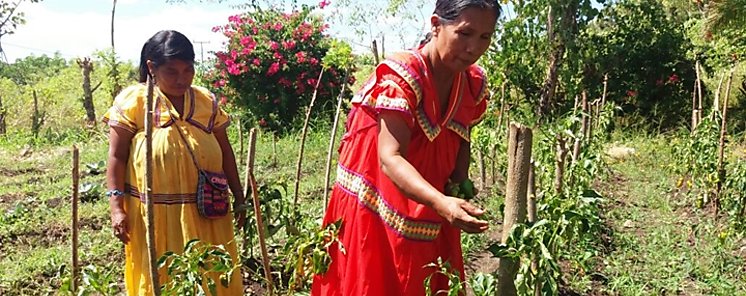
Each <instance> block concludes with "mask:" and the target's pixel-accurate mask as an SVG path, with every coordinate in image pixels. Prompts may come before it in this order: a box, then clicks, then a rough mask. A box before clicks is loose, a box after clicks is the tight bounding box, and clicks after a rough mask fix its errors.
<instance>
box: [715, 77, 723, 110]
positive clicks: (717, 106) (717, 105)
mask: <svg viewBox="0 0 746 296" xmlns="http://www.w3.org/2000/svg"><path fill="white" fill-rule="evenodd" d="M723 80H725V72H723V74H722V75H720V82H718V88H717V91H715V102H714V103H713V104H712V109H714V110H720V91H721V90H722V89H723Z"/></svg>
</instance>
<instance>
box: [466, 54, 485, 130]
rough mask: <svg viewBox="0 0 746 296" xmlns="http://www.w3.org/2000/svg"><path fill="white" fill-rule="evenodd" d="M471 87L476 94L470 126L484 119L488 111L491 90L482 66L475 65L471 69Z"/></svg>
mask: <svg viewBox="0 0 746 296" xmlns="http://www.w3.org/2000/svg"><path fill="white" fill-rule="evenodd" d="M469 75H470V76H471V79H470V89H472V90H473V95H474V102H475V105H474V109H473V110H474V112H473V115H472V117H471V120H470V122H469V125H470V126H474V125H476V124H478V123H479V122H481V121H482V119H484V115H485V114H486V112H487V101H488V100H489V96H490V92H489V89H488V86H487V76H486V75H485V74H484V70H483V69H482V68H481V67H478V66H473V67H472V68H470V69H469Z"/></svg>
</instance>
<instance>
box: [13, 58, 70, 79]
mask: <svg viewBox="0 0 746 296" xmlns="http://www.w3.org/2000/svg"><path fill="white" fill-rule="evenodd" d="M67 66H68V63H67V61H66V60H65V59H64V58H62V56H61V55H60V54H59V53H57V54H55V55H53V56H51V57H50V56H47V55H41V56H33V55H32V56H27V57H25V58H23V59H18V60H16V61H15V63H13V64H1V63H0V76H2V77H6V78H8V79H10V80H12V81H13V82H15V83H16V84H18V85H31V84H34V83H36V82H38V81H39V80H40V79H42V78H45V77H50V76H52V75H54V74H55V73H58V72H59V71H61V70H62V69H64V68H66V67H67Z"/></svg>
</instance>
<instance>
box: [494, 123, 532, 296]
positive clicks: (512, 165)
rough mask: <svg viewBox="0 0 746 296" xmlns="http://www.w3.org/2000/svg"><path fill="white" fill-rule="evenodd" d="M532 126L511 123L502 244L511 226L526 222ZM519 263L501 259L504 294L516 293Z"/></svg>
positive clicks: (501, 286) (501, 279)
mask: <svg viewBox="0 0 746 296" xmlns="http://www.w3.org/2000/svg"><path fill="white" fill-rule="evenodd" d="M532 137H533V136H532V132H531V129H530V128H528V127H525V126H522V125H520V124H516V123H511V125H510V133H509V137H508V182H507V190H506V195H505V216H504V222H503V231H502V243H506V242H507V240H508V237H509V236H510V230H511V228H512V227H513V226H514V225H515V224H517V223H523V222H525V221H526V211H527V205H526V204H527V193H528V171H529V167H530V166H531V164H530V163H531V144H532ZM518 264H519V263H518V262H515V261H513V260H510V259H507V258H500V263H499V267H498V273H499V276H498V291H500V295H516V294H517V291H516V287H515V284H514V282H513V281H514V279H515V275H516V272H517V271H518V267H519V266H518Z"/></svg>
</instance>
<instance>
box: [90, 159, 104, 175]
mask: <svg viewBox="0 0 746 296" xmlns="http://www.w3.org/2000/svg"><path fill="white" fill-rule="evenodd" d="M105 172H106V161H104V160H102V161H99V162H92V163H86V164H85V173H86V174H88V175H93V176H97V175H100V174H102V173H105Z"/></svg>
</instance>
